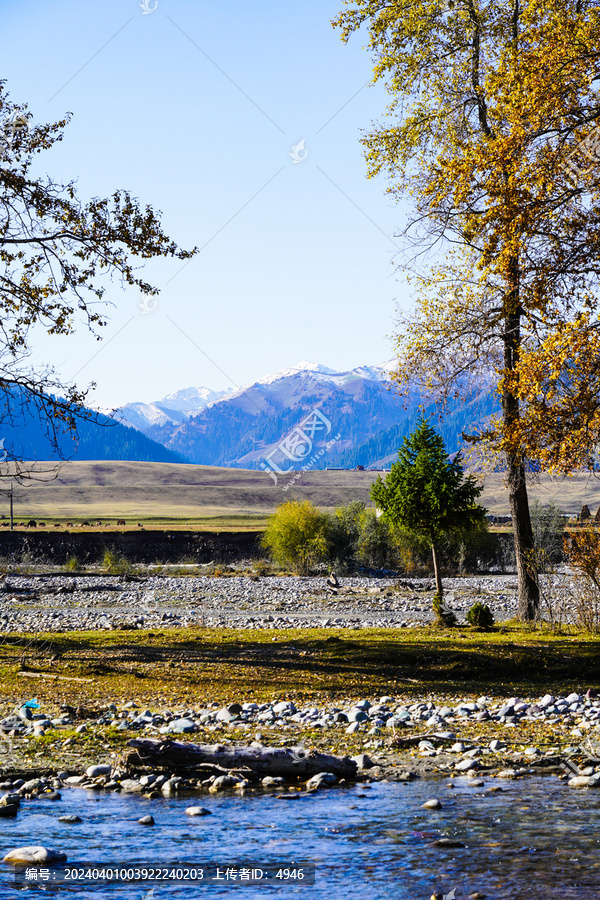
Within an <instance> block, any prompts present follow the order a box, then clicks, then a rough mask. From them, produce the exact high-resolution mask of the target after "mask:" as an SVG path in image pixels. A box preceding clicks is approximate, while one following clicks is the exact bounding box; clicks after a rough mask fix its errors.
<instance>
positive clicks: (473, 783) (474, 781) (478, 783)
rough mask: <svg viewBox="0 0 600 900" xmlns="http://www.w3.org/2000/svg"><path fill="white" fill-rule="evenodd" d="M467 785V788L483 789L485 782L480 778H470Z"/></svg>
mask: <svg viewBox="0 0 600 900" xmlns="http://www.w3.org/2000/svg"><path fill="white" fill-rule="evenodd" d="M467 784H468V786H469V787H485V781H482V780H481V778H470V779H469V781H468V782H467Z"/></svg>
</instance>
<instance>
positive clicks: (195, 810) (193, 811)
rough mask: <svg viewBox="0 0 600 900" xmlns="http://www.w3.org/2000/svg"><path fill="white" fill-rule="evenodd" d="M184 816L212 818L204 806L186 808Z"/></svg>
mask: <svg viewBox="0 0 600 900" xmlns="http://www.w3.org/2000/svg"><path fill="white" fill-rule="evenodd" d="M185 814H186V816H212V813H211V811H210V809H205V808H204V806H188V808H187V809H186V811H185Z"/></svg>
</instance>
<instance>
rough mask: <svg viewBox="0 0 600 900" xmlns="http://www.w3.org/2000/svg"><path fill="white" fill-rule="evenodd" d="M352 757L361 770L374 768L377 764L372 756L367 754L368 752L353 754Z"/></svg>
mask: <svg viewBox="0 0 600 900" xmlns="http://www.w3.org/2000/svg"><path fill="white" fill-rule="evenodd" d="M352 759H353V760H354V762H355V763H356V765H357V766H358V768H359V769H361V770H363V769H372V768H373V766H374V765H375V763H374V762H373V760H372V759H371V757H370V756H367V754H366V753H359V754H358V756H353V757H352Z"/></svg>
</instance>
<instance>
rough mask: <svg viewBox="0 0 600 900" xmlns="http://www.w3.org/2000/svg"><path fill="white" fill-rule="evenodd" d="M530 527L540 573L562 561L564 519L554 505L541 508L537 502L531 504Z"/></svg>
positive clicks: (560, 511)
mask: <svg viewBox="0 0 600 900" xmlns="http://www.w3.org/2000/svg"><path fill="white" fill-rule="evenodd" d="M531 527H532V528H533V540H534V542H535V549H536V555H537V563H538V568H539V570H540V571H542V572H543V571H545V569H546V568H547V567H548V565H549V564H550V565H552V564H553V563H559V562H561V561H562V556H563V554H562V547H563V532H564V530H565V518H564V515H563V513H562V510H560V509H559V507H558V506H556V505H555V504H554V503H546V504H545V505H544V506H542V504H541V503H538V501H537V500H534V501H533V503H532V504H531Z"/></svg>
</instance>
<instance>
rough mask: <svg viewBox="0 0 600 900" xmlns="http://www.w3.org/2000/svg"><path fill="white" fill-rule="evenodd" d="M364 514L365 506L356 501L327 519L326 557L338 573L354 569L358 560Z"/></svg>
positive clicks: (337, 510)
mask: <svg viewBox="0 0 600 900" xmlns="http://www.w3.org/2000/svg"><path fill="white" fill-rule="evenodd" d="M364 514H365V504H364V503H363V502H362V501H361V500H354V501H352V502H351V503H348V505H347V506H342V507H340V508H339V509H336V511H335V512H334V513H332V515H329V516H327V517H326V518H327V528H326V535H325V538H326V544H327V549H326V557H327V560H328V562H329V563H330V564H331V565H332V566H333V567H334V568H335V570H336V571H337V572H345V571H347V570H348V569H350V568H352V566H353V563H354V562H355V560H356V557H357V553H358V546H359V540H360V534H361V528H362V520H363V517H364Z"/></svg>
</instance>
